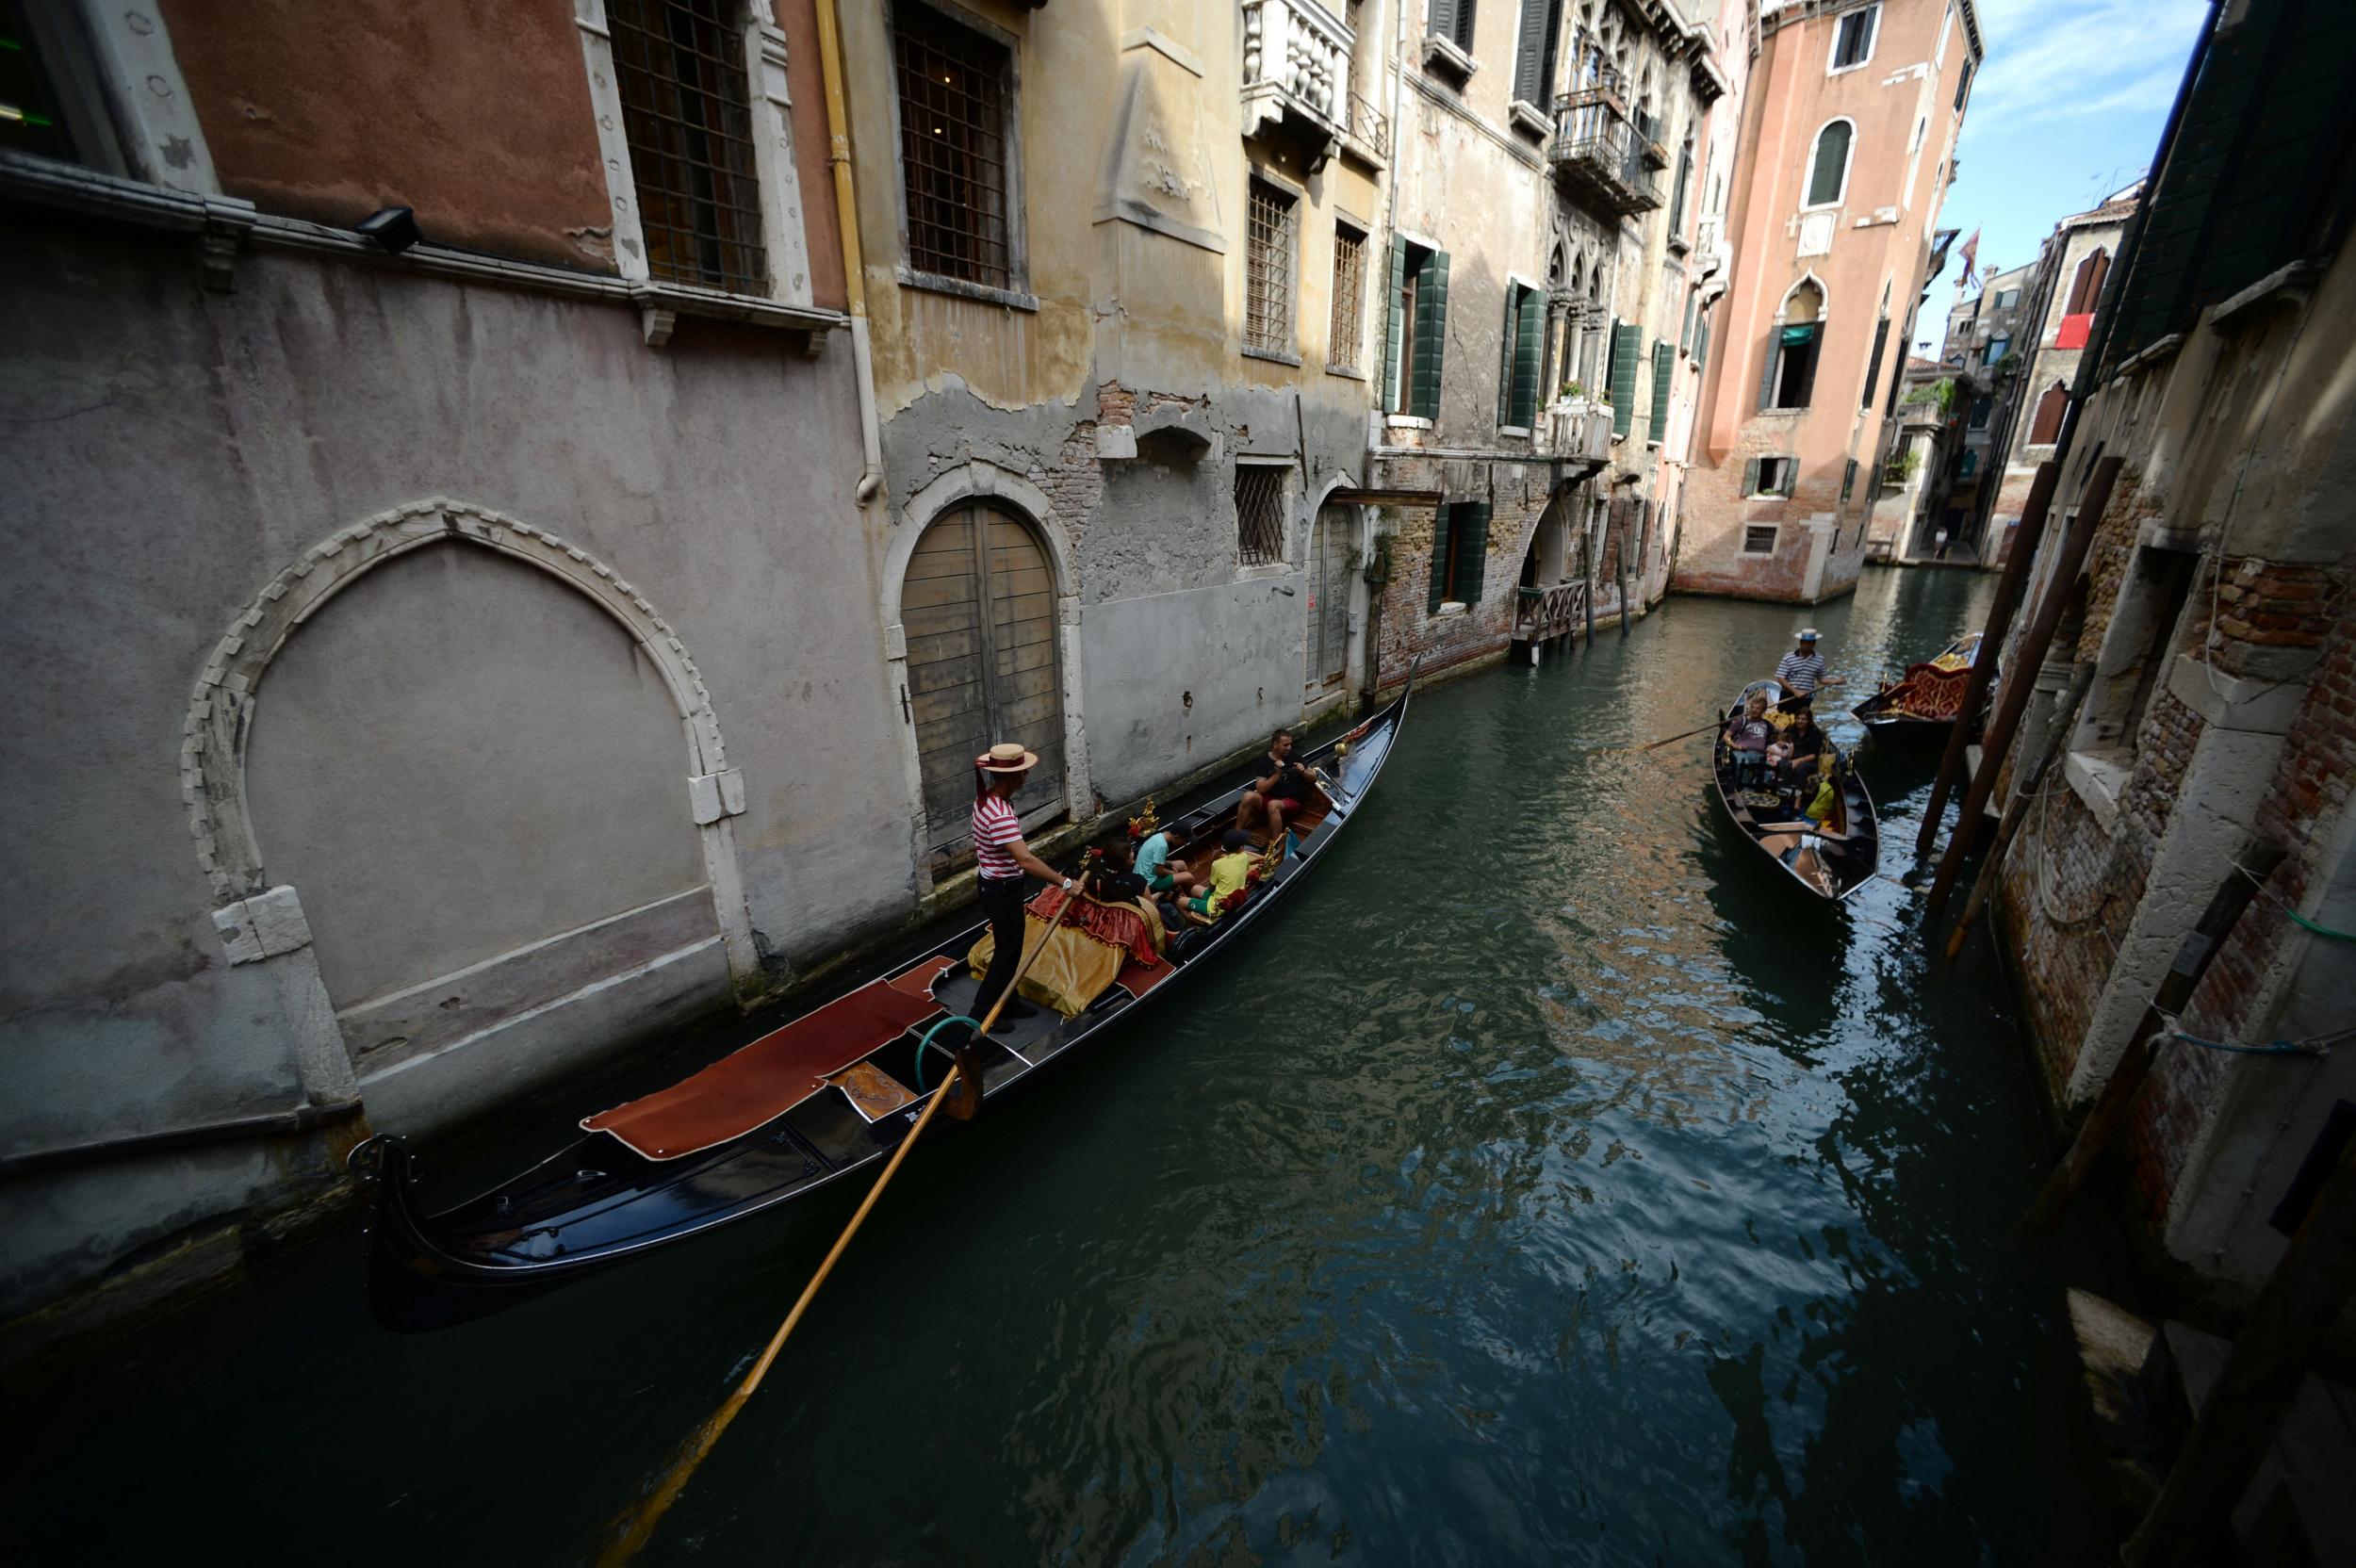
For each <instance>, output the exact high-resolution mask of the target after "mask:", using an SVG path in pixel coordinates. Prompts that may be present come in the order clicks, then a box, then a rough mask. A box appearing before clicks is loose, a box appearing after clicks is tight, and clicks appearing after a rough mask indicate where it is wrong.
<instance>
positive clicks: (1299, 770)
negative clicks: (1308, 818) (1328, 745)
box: [1235, 729, 1317, 847]
mask: <svg viewBox="0 0 2356 1568" xmlns="http://www.w3.org/2000/svg"><path fill="white" fill-rule="evenodd" d="M1292 753H1293V732H1292V731H1291V730H1289V729H1280V730H1278V731H1277V732H1276V733H1275V735H1274V736H1273V737H1271V738H1270V739H1269V741H1268V751H1267V752H1266V753H1265V754H1264V755H1262V757H1261V758H1260V760H1258V761H1257V762H1255V763H1253V764H1252V786H1251V788H1250V789H1248V790H1246V791H1245V792H1244V795H1243V804H1242V805H1241V806H1239V807H1238V808H1236V810H1235V823H1236V825H1238V826H1240V827H1242V828H1244V829H1245V830H1246V831H1261V830H1265V833H1266V836H1267V839H1268V842H1269V843H1271V844H1274V843H1287V845H1288V847H1289V842H1288V841H1287V839H1286V837H1285V825H1286V824H1287V823H1288V822H1290V821H1291V820H1292V819H1293V817H1295V816H1296V815H1298V814H1299V813H1300V811H1301V808H1302V807H1304V806H1306V805H1307V804H1308V803H1309V795H1310V792H1311V791H1312V790H1315V789H1316V788H1317V770H1316V769H1314V768H1304V767H1302V766H1301V764H1300V763H1299V762H1296V761H1294V760H1293V755H1292Z"/></svg>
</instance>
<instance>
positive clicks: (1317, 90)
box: [1243, 0, 1389, 169]
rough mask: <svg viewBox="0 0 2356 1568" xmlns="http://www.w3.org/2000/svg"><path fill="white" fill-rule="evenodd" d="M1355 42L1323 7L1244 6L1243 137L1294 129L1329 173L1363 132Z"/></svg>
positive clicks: (1274, 0) (1267, 0) (1314, 163)
mask: <svg viewBox="0 0 2356 1568" xmlns="http://www.w3.org/2000/svg"><path fill="white" fill-rule="evenodd" d="M1353 41H1355V36H1354V35H1353V34H1352V33H1351V32H1350V28H1349V27H1348V25H1346V24H1343V23H1342V22H1340V21H1338V20H1336V19H1335V18H1334V17H1333V15H1331V14H1330V13H1329V12H1328V11H1327V10H1326V9H1325V8H1324V7H1322V6H1319V5H1317V4H1316V3H1315V0H1243V134H1244V135H1246V136H1265V135H1267V134H1268V133H1269V132H1270V131H1273V130H1277V129H1279V128H1286V127H1288V128H1290V129H1291V130H1293V131H1294V132H1295V133H1297V134H1298V135H1299V136H1300V137H1301V140H1302V141H1303V143H1304V144H1305V146H1306V148H1307V151H1308V153H1309V161H1310V167H1311V168H1312V169H1317V168H1322V167H1323V166H1324V164H1325V162H1326V160H1327V159H1328V158H1330V157H1332V156H1333V153H1334V151H1335V149H1336V148H1338V147H1339V146H1340V145H1341V140H1342V138H1343V136H1344V135H1345V134H1346V133H1347V132H1350V131H1351V130H1354V129H1355V126H1354V123H1353V111H1352V106H1351V94H1350V45H1351V43H1352V42H1353ZM1378 118H1380V117H1378ZM1383 129H1384V134H1385V139H1388V131H1389V127H1388V126H1387V125H1386V126H1384V128H1383Z"/></svg>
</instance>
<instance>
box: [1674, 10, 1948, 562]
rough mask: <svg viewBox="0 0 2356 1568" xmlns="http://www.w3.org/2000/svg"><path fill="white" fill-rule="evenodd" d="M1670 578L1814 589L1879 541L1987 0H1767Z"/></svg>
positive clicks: (1746, 101)
mask: <svg viewBox="0 0 2356 1568" xmlns="http://www.w3.org/2000/svg"><path fill="white" fill-rule="evenodd" d="M1981 53H1982V45H1981V39H1980V30H1979V22H1978V19H1977V17H1976V16H1975V14H1974V12H1973V8H1972V4H1971V0H1865V3H1850V4H1839V3H1835V4H1825V3H1824V0H1765V3H1764V4H1762V6H1761V7H1760V10H1759V41H1758V55H1757V57H1756V59H1755V60H1754V62H1753V65H1752V69H1751V74H1750V80H1749V84H1748V90H1747V92H1746V93H1745V96H1744V104H1743V122H1742V136H1741V139H1740V142H1739V146H1740V155H1739V156H1738V159H1737V162H1736V166H1735V172H1734V179H1733V182H1732V187H1731V192H1730V196H1729V199H1728V204H1727V210H1726V219H1725V221H1726V234H1727V237H1728V238H1729V240H1730V242H1731V244H1732V249H1733V253H1734V255H1735V258H1736V259H1735V267H1734V276H1733V279H1732V282H1731V283H1730V285H1729V286H1728V288H1727V290H1726V295H1725V297H1724V298H1723V299H1722V300H1721V301H1719V302H1717V303H1716V304H1715V305H1714V306H1713V307H1712V309H1711V312H1710V314H1711V316H1712V318H1713V319H1712V321H1711V323H1710V324H1711V328H1712V331H1711V334H1710V338H1711V340H1712V341H1714V342H1715V343H1716V344H1718V345H1719V348H1718V351H1716V353H1715V354H1714V356H1713V357H1712V358H1711V360H1710V362H1709V363H1708V364H1707V366H1706V367H1705V369H1704V382H1703V385H1702V390H1701V403H1700V409H1699V423H1698V426H1697V430H1696V438H1695V440H1694V442H1693V471H1692V473H1691V474H1690V475H1689V476H1688V478H1687V482H1686V487H1685V488H1686V493H1685V523H1684V533H1683V542H1682V543H1683V547H1682V550H1681V552H1680V556H1679V560H1678V564H1677V575H1676V577H1675V579H1674V580H1673V581H1672V586H1673V587H1675V588H1677V589H1679V590H1681V591H1684V592H1688V593H1701V594H1726V595H1733V596H1742V597H1747V598H1770V599H1792V600H1798V601H1801V602H1813V601H1815V600H1818V599H1822V598H1825V597H1828V596H1832V595H1836V594H1841V593H1845V592H1847V591H1848V590H1849V589H1850V588H1852V587H1853V586H1855V584H1856V582H1857V570H1858V566H1859V564H1860V563H1861V562H1862V560H1863V559H1864V553H1865V532H1866V528H1867V524H1868V522H1869V520H1870V513H1871V511H1872V506H1873V484H1874V478H1875V465H1874V464H1873V454H1874V453H1875V452H1877V451H1879V450H1880V449H1881V434H1882V426H1883V422H1884V421H1885V420H1886V419H1888V418H1890V417H1892V411H1893V409H1894V406H1895V404H1896V401H1897V393H1898V382H1899V380H1900V370H1901V368H1902V367H1903V366H1904V364H1905V359H1906V344H1907V343H1908V342H1909V341H1910V340H1911V335H1912V327H1913V311H1914V307H1915V303H1916V301H1917V298H1918V297H1919V296H1920V294H1921V292H1922V281H1923V278H1924V275H1925V273H1926V271H1927V270H1928V267H1929V262H1930V254H1931V241H1932V233H1933V229H1934V227H1935V226H1936V222H1937V220H1938V216H1939V204H1940V201H1941V199H1942V198H1943V197H1944V195H1945V193H1946V189H1947V187H1948V184H1949V183H1950V181H1951V179H1952V178H1953V173H1954V169H1955V138H1956V135H1957V133H1958V132H1959V131H1960V129H1961V127H1962V123H1963V111H1964V105H1965V104H1966V102H1967V101H1968V100H1969V98H1970V96H1971V90H1972V73H1974V71H1976V69H1977V68H1978V64H1979V60H1980V57H1981Z"/></svg>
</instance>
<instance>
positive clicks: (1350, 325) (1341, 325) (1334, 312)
mask: <svg viewBox="0 0 2356 1568" xmlns="http://www.w3.org/2000/svg"><path fill="white" fill-rule="evenodd" d="M1345 236H1347V237H1349V242H1350V243H1352V244H1355V245H1356V247H1357V255H1358V268H1357V271H1358V276H1357V292H1358V308H1357V309H1356V311H1355V312H1354V313H1352V319H1349V320H1345V319H1343V311H1342V308H1341V303H1342V294H1343V290H1342V254H1343V245H1344V242H1345ZM1386 259H1387V257H1385V256H1381V255H1378V254H1377V253H1375V250H1374V225H1373V224H1371V223H1367V222H1364V221H1360V220H1359V219H1356V218H1353V217H1351V216H1350V214H1349V213H1346V212H1336V213H1335V214H1334V215H1333V277H1332V279H1331V281H1330V283H1329V284H1328V286H1327V299H1326V316H1327V322H1326V333H1325V335H1326V343H1325V371H1326V374H1328V375H1332V376H1347V377H1349V378H1350V380H1352V381H1370V380H1372V379H1373V377H1372V373H1371V372H1370V371H1369V370H1368V369H1367V368H1366V307H1367V305H1368V304H1369V303H1371V302H1374V301H1376V300H1379V299H1380V298H1381V294H1380V292H1379V291H1378V290H1377V289H1374V288H1369V287H1368V286H1367V283H1368V280H1369V279H1372V280H1374V281H1376V282H1379V283H1384V285H1385V286H1387V282H1386V280H1383V278H1382V270H1383V269H1382V266H1381V263H1382V262H1383V261H1384V260H1386ZM1337 332H1347V333H1348V334H1349V335H1350V340H1349V342H1348V343H1347V344H1346V345H1340V346H1341V347H1347V349H1348V350H1349V352H1348V353H1347V355H1344V354H1341V353H1336V352H1335V349H1336V347H1337V345H1336V344H1335V342H1334V335H1335V334H1336V333H1337Z"/></svg>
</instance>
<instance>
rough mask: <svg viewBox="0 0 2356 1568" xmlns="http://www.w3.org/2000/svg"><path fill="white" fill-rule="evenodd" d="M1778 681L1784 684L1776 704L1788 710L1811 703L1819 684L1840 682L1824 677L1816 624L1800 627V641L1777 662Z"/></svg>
mask: <svg viewBox="0 0 2356 1568" xmlns="http://www.w3.org/2000/svg"><path fill="white" fill-rule="evenodd" d="M1775 684H1776V685H1777V686H1780V687H1782V688H1783V698H1782V700H1781V701H1779V702H1777V703H1776V704H1775V706H1776V707H1778V708H1781V709H1784V710H1785V711H1796V710H1798V709H1802V708H1806V707H1808V704H1809V703H1810V702H1811V701H1812V700H1813V699H1814V698H1815V695H1816V693H1817V689H1818V688H1819V687H1824V686H1838V685H1840V684H1841V682H1840V681H1838V680H1826V679H1825V678H1824V655H1823V654H1821V653H1819V652H1817V651H1816V629H1815V628H1814V627H1812V626H1810V627H1803V628H1801V629H1800V637H1799V645H1798V646H1797V647H1794V648H1793V649H1792V651H1791V652H1790V653H1787V654H1785V655H1784V656H1783V659H1782V661H1781V662H1778V663H1777V664H1776V665H1775Z"/></svg>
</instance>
